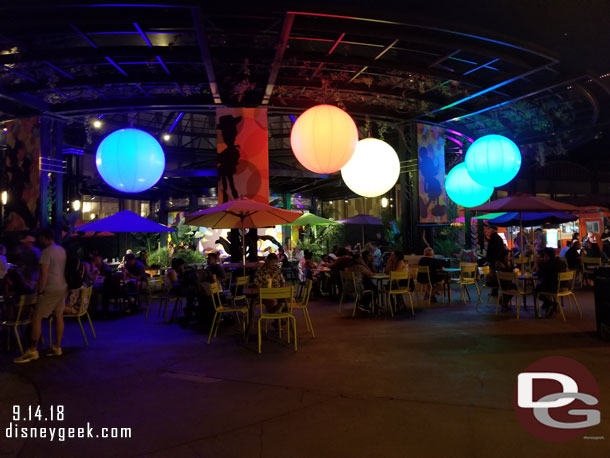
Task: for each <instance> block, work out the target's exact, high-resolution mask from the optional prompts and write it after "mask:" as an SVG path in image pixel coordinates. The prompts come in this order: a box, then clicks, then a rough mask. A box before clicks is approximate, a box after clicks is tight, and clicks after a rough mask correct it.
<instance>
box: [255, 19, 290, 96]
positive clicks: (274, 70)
mask: <svg viewBox="0 0 610 458" xmlns="http://www.w3.org/2000/svg"><path fill="white" fill-rule="evenodd" d="M293 24H294V14H290V13H286V16H285V17H284V23H283V24H282V30H281V32H280V39H279V41H278V43H277V45H276V47H275V57H274V58H273V62H272V63H271V69H270V71H269V80H268V81H267V86H266V87H265V93H264V95H263V100H262V102H261V104H262V105H267V104H268V103H269V100H270V99H271V94H272V93H273V88H274V87H275V81H276V80H277V76H278V74H279V72H280V68H281V67H282V60H283V59H284V52H286V47H287V46H288V39H289V38H290V31H291V30H292V25H293Z"/></svg>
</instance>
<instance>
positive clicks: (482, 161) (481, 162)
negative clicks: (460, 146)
mask: <svg viewBox="0 0 610 458" xmlns="http://www.w3.org/2000/svg"><path fill="white" fill-rule="evenodd" d="M464 162H465V163H466V169H467V170H468V174H469V175H470V177H471V178H472V179H473V180H474V181H476V182H477V183H479V184H480V185H482V186H494V187H497V186H502V185H505V184H506V183H508V182H509V181H511V180H512V179H513V178H515V176H517V173H518V172H519V169H520V168H521V152H519V147H518V146H517V145H515V143H514V142H513V141H512V140H509V139H508V138H506V137H503V136H502V135H485V136H484V137H481V138H479V139H478V140H476V141H475V142H474V143H473V144H472V145H470V148H468V151H467V152H466V159H465V160H464Z"/></svg>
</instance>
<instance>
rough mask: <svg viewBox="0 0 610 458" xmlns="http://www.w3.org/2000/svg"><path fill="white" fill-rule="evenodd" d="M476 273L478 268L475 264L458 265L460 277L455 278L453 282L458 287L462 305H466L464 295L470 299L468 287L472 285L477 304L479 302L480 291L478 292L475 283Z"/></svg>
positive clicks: (477, 286) (477, 285)
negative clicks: (475, 292) (475, 293)
mask: <svg viewBox="0 0 610 458" xmlns="http://www.w3.org/2000/svg"><path fill="white" fill-rule="evenodd" d="M477 272H478V268H477V265H476V264H466V263H460V277H459V278H456V279H455V280H454V281H453V282H454V283H455V284H457V285H459V287H460V294H461V295H462V301H464V304H465V303H466V294H468V299H470V292H469V291H468V285H474V287H475V289H476V291H477V304H478V303H479V301H480V300H481V291H480V290H479V284H478V283H477Z"/></svg>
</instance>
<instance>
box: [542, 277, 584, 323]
mask: <svg viewBox="0 0 610 458" xmlns="http://www.w3.org/2000/svg"><path fill="white" fill-rule="evenodd" d="M575 283H576V272H574V271H573V270H569V271H567V272H559V274H558V275H557V292H546V291H541V292H539V293H538V297H540V296H549V297H551V298H553V299H554V300H555V302H557V304H559V311H560V312H561V317H562V318H563V321H566V316H565V314H564V313H563V298H564V297H567V298H568V305H570V306H571V305H572V302H573V303H574V306H575V307H576V310H577V311H578V315H579V316H580V318H582V312H581V311H580V306H579V305H578V301H577V300H576V295H575V294H574V284H575ZM535 305H536V310H537V311H539V309H538V301H536V304H535Z"/></svg>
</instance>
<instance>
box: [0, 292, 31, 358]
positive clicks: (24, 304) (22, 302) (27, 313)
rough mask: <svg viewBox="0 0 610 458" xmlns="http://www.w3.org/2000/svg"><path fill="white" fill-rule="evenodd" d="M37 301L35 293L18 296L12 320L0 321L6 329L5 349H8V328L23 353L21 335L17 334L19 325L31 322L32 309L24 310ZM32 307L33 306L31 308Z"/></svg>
mask: <svg viewBox="0 0 610 458" xmlns="http://www.w3.org/2000/svg"><path fill="white" fill-rule="evenodd" d="M37 301H38V296H37V295H36V294H27V295H25V294H24V295H23V296H21V297H20V298H19V302H18V303H17V314H16V316H15V319H14V320H5V321H0V326H2V327H4V328H6V329H7V336H6V349H7V350H10V349H11V348H10V343H11V335H10V330H11V329H13V332H14V334H15V339H16V340H17V345H19V351H20V352H21V354H23V345H22V344H21V336H20V335H19V327H20V326H27V325H28V324H30V323H31V315H32V313H31V311H32V310H24V309H27V308H28V307H33V306H34V305H36V302H37ZM32 309H33V308H32Z"/></svg>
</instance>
